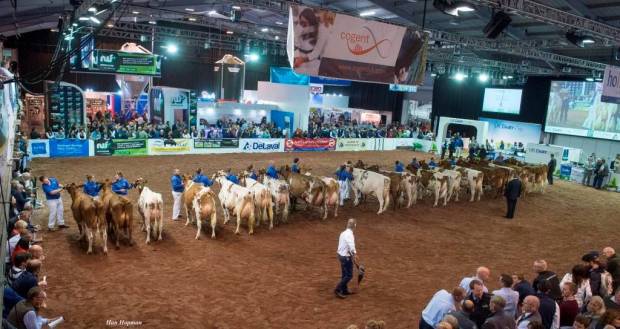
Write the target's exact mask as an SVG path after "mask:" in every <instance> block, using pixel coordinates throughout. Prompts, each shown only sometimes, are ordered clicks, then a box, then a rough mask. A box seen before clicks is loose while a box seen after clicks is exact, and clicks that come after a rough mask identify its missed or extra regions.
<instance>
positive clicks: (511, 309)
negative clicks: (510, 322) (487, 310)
mask: <svg viewBox="0 0 620 329" xmlns="http://www.w3.org/2000/svg"><path fill="white" fill-rule="evenodd" d="M499 282H500V283H501V284H502V288H501V289H499V290H495V291H493V295H494V296H500V297H502V298H503V299H504V301H506V305H505V306H504V312H505V313H506V314H508V315H510V316H512V318H513V319H514V318H515V317H516V315H517V304H519V293H518V292H516V291H514V290H512V284H513V280H512V276H510V275H508V274H502V275H501V276H500V277H499Z"/></svg>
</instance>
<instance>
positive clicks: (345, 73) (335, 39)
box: [287, 5, 427, 85]
mask: <svg viewBox="0 0 620 329" xmlns="http://www.w3.org/2000/svg"><path fill="white" fill-rule="evenodd" d="M426 44H427V37H426V35H425V34H424V33H423V32H420V31H415V30H411V29H407V28H405V27H402V26H397V25H392V24H386V23H381V22H377V21H370V20H365V19H362V18H359V17H353V16H349V15H343V14H337V13H334V12H331V11H328V10H323V9H315V8H310V7H305V6H297V5H292V6H291V7H290V11H289V25H288V37H287V52H288V56H289V61H290V62H291V66H292V67H293V69H294V70H295V72H297V73H301V74H307V75H311V76H323V77H330V78H338V79H346V80H358V81H368V82H378V83H396V84H403V85H414V84H418V85H419V84H421V83H422V82H423V80H424V70H425V68H426V48H427V47H426Z"/></svg>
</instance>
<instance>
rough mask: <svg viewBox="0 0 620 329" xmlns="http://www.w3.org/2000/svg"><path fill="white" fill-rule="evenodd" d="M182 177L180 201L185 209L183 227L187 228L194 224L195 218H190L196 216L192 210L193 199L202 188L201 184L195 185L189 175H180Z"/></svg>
mask: <svg viewBox="0 0 620 329" xmlns="http://www.w3.org/2000/svg"><path fill="white" fill-rule="evenodd" d="M182 177H183V184H184V186H185V190H184V191H183V195H182V196H181V201H182V202H183V206H184V207H185V218H187V220H186V221H185V226H187V225H189V223H194V222H195V221H196V218H192V216H195V215H196V211H195V210H194V209H193V207H194V197H195V196H196V193H198V191H200V189H201V188H202V187H203V186H202V184H199V183H195V182H194V181H193V180H192V176H190V175H182Z"/></svg>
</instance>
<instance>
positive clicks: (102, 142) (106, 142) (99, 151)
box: [95, 139, 112, 156]
mask: <svg viewBox="0 0 620 329" xmlns="http://www.w3.org/2000/svg"><path fill="white" fill-rule="evenodd" d="M95 155H96V156H99V155H104V156H107V155H112V140H111V139H99V140H97V141H95Z"/></svg>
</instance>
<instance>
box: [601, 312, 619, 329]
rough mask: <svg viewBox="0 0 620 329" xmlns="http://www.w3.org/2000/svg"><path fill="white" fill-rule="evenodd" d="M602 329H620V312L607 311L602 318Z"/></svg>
mask: <svg viewBox="0 0 620 329" xmlns="http://www.w3.org/2000/svg"><path fill="white" fill-rule="evenodd" d="M599 328H600V329H616V328H620V310H607V312H605V314H603V316H602V317H601V321H600V323H599Z"/></svg>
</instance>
